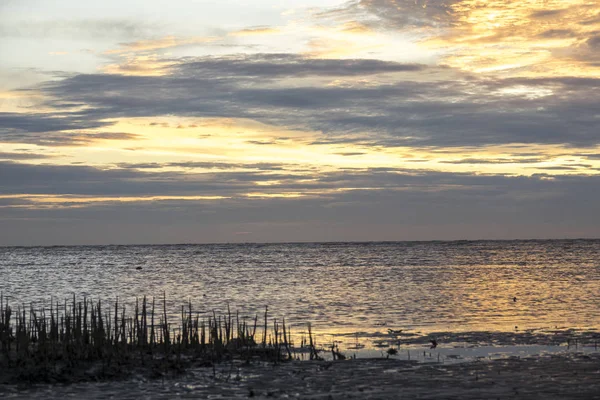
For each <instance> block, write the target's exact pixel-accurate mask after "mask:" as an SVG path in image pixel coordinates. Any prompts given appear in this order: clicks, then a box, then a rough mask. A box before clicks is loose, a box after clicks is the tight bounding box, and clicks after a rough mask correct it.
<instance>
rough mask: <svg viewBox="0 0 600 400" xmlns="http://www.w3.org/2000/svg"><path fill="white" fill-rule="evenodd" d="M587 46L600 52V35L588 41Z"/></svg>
mask: <svg viewBox="0 0 600 400" xmlns="http://www.w3.org/2000/svg"><path fill="white" fill-rule="evenodd" d="M587 45H588V46H590V47H591V48H592V49H594V50H600V35H597V36H592V37H591V38H589V39H588V40H587Z"/></svg>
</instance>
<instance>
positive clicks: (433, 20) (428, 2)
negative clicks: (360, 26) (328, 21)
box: [321, 0, 462, 28]
mask: <svg viewBox="0 0 600 400" xmlns="http://www.w3.org/2000/svg"><path fill="white" fill-rule="evenodd" d="M461 1H462V0H358V1H351V2H350V3H348V4H347V5H346V6H345V7H343V8H340V9H337V10H332V11H329V12H326V13H323V14H321V17H330V18H340V17H342V18H346V19H347V17H348V16H352V17H354V18H359V19H360V17H361V16H363V17H365V11H366V13H367V16H369V15H371V16H375V17H377V18H379V20H380V21H381V22H383V23H385V24H388V25H390V27H391V28H405V27H411V26H418V27H421V26H435V27H438V26H439V27H445V26H450V25H451V23H452V20H453V18H454V17H453V9H452V6H453V5H454V4H456V3H460V2H461ZM365 22H366V23H367V24H369V20H368V19H367V20H366V21H365ZM370 25H377V24H374V23H371V24H370ZM379 25H380V24H379Z"/></svg>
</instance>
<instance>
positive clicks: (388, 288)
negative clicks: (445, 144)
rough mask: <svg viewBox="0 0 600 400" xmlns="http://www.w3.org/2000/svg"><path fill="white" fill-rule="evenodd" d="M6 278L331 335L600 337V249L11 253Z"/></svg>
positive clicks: (16, 291) (33, 292)
mask: <svg viewBox="0 0 600 400" xmlns="http://www.w3.org/2000/svg"><path fill="white" fill-rule="evenodd" d="M136 267H142V269H141V270H136ZM0 277H1V279H0V291H1V292H3V294H4V296H5V297H9V299H10V301H11V303H13V305H14V304H17V303H26V304H29V303H31V302H46V304H47V303H48V301H49V300H50V298H51V297H52V298H53V299H54V300H60V301H63V300H64V299H65V298H70V297H71V296H72V295H73V294H75V295H76V296H77V297H80V298H81V297H83V296H88V297H92V298H94V299H98V298H101V299H106V300H111V301H113V300H114V299H115V298H116V297H117V296H118V297H119V299H120V301H126V302H127V301H128V302H129V303H130V304H131V302H132V301H134V299H135V297H136V296H143V295H148V296H157V297H162V293H163V292H166V295H167V299H168V307H169V311H170V313H171V314H172V316H173V318H175V315H177V312H178V311H177V310H179V307H180V306H181V305H182V304H183V303H184V302H187V301H188V299H191V301H192V304H193V305H194V308H195V309H196V310H197V311H199V312H205V313H208V312H211V311H212V310H213V309H215V310H217V311H223V310H225V309H226V306H227V304H229V305H230V306H231V308H232V310H239V311H240V312H241V313H242V315H253V314H254V313H255V312H261V313H262V312H264V307H265V306H269V309H270V310H271V311H272V312H273V314H274V315H278V316H285V317H286V319H287V320H288V322H290V323H292V325H294V326H296V327H297V326H302V324H304V323H306V322H312V324H313V326H314V328H315V330H316V331H319V332H322V333H323V332H329V333H342V332H343V333H352V332H376V331H386V330H387V329H388V328H393V329H405V330H417V331H421V332H433V331H446V330H452V331H476V330H496V331H509V330H513V329H514V327H515V326H519V327H520V328H523V329H525V328H535V327H555V326H559V327H565V326H566V327H588V328H590V327H591V328H600V241H598V240H564V241H497V242H496V241H469V242H466V241H465V242H398V243H362V244H357V243H332V244H325V243H321V244H267V245H261V244H239V245H238V244H236V245H165V246H89V247H85V246H77V247H35V248H33V247H32V248H23V247H20V248H17V247H4V248H0ZM513 297H517V301H516V302H514V301H513Z"/></svg>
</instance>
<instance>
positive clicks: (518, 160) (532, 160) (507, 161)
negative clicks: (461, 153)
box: [440, 158, 545, 164]
mask: <svg viewBox="0 0 600 400" xmlns="http://www.w3.org/2000/svg"><path fill="white" fill-rule="evenodd" d="M542 161H545V159H544V158H514V159H510V158H495V159H480V158H463V159H461V160H452V161H440V162H441V163H444V164H535V163H539V162H542Z"/></svg>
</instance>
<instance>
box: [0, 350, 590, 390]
mask: <svg viewBox="0 0 600 400" xmlns="http://www.w3.org/2000/svg"><path fill="white" fill-rule="evenodd" d="M0 397H3V398H15V399H29V398H47V399H59V398H60V399H62V398H86V399H89V400H93V399H107V398H118V399H139V398H145V399H170V398H190V399H191V398H211V399H218V398H301V399H344V398H357V399H397V398H419V399H496V398H498V399H600V354H599V353H592V354H583V353H568V354H561V355H547V356H534V357H526V358H519V357H509V358H506V359H502V360H493V361H473V362H467V363H461V364H418V363H417V362H415V361H406V360H397V359H356V360H343V361H292V362H287V363H283V364H278V365H271V364H264V363H263V364H258V363H257V364H251V365H244V364H243V363H223V364H220V365H218V367H217V368H216V369H214V370H213V368H207V367H197V368H191V369H190V370H188V372H186V373H185V374H184V375H181V376H178V377H175V378H163V379H154V380H147V379H145V378H143V377H141V376H139V377H133V378H131V379H128V380H126V381H121V382H114V381H112V382H102V383H74V384H71V385H20V386H12V385H11V386H9V385H4V386H0Z"/></svg>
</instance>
